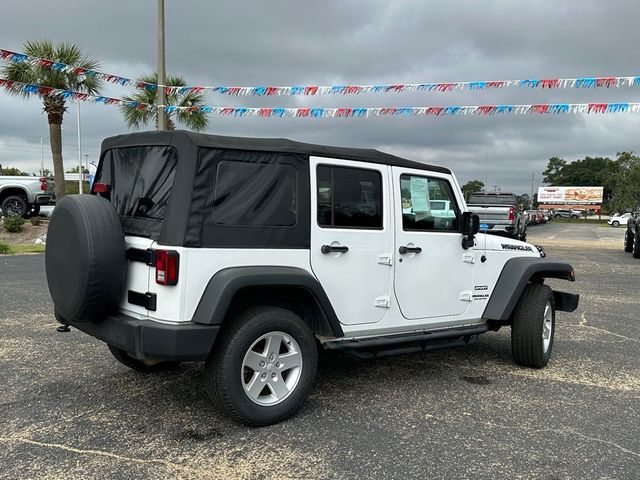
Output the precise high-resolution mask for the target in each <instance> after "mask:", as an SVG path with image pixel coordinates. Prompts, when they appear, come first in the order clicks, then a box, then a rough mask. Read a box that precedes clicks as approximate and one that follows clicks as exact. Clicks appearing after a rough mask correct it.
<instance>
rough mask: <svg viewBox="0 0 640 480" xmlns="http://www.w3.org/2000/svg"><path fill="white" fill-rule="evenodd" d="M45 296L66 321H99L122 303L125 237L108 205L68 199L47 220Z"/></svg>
mask: <svg viewBox="0 0 640 480" xmlns="http://www.w3.org/2000/svg"><path fill="white" fill-rule="evenodd" d="M45 260H46V270H47V283H48V285H49V292H50V293H51V298H52V299H53V303H54V305H55V309H56V311H57V313H59V315H60V316H62V317H63V318H64V319H65V320H68V321H75V322H81V321H99V320H101V319H103V318H104V316H105V315H106V314H107V313H108V312H109V311H110V310H112V309H113V308H114V307H115V306H116V305H117V304H118V303H120V299H121V297H122V291H123V287H124V281H125V273H126V258H125V243H124V233H123V231H122V225H121V224H120V219H119V218H118V214H117V213H116V211H115V210H114V208H113V207H112V206H111V203H109V201H108V200H106V199H104V198H101V197H97V196H95V195H67V196H65V197H64V198H62V200H60V201H59V202H58V203H57V205H56V207H55V209H54V210H53V215H52V216H51V221H50V223H49V229H48V231H47V248H46V253H45Z"/></svg>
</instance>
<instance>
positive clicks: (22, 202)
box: [2, 195, 29, 217]
mask: <svg viewBox="0 0 640 480" xmlns="http://www.w3.org/2000/svg"><path fill="white" fill-rule="evenodd" d="M28 210H29V206H28V205H27V201H26V199H25V198H24V197H21V196H19V195H10V196H8V197H7V198H5V199H4V200H3V201H2V214H3V215H4V216H5V217H24V216H25V215H26V214H27V211H28Z"/></svg>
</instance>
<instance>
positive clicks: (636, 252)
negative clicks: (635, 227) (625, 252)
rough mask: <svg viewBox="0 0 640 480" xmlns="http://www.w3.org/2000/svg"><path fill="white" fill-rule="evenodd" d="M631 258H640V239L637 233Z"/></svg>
mask: <svg viewBox="0 0 640 480" xmlns="http://www.w3.org/2000/svg"><path fill="white" fill-rule="evenodd" d="M631 256H632V257H633V258H640V237H638V234H637V233H636V234H634V235H633V240H632V245H631Z"/></svg>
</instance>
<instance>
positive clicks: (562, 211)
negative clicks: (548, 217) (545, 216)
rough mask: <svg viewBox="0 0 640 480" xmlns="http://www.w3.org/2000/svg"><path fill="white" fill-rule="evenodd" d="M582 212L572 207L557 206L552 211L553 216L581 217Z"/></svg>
mask: <svg viewBox="0 0 640 480" xmlns="http://www.w3.org/2000/svg"><path fill="white" fill-rule="evenodd" d="M581 217H582V212H581V211H580V210H574V209H573V208H557V209H555V210H554V211H553V218H581Z"/></svg>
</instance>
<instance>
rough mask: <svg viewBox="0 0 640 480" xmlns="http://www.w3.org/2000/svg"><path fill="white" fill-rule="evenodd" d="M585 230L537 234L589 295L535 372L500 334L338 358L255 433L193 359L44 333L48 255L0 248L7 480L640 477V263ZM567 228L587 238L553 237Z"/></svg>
mask: <svg viewBox="0 0 640 480" xmlns="http://www.w3.org/2000/svg"><path fill="white" fill-rule="evenodd" d="M595 228H596V227H592V226H580V227H577V228H568V227H566V226H565V225H562V226H559V225H553V224H550V225H546V226H540V227H536V228H535V233H534V229H532V230H531V232H530V234H532V235H531V237H532V239H533V238H535V239H536V242H538V240H542V241H546V244H545V246H546V247H547V251H548V253H549V256H550V257H551V258H557V259H561V260H566V261H570V262H572V263H573V265H574V267H575V269H576V271H577V275H578V277H577V281H576V283H575V284H566V283H565V284H561V283H559V285H562V288H566V289H568V290H575V291H578V292H579V293H581V294H582V300H581V307H580V309H579V310H578V311H577V312H575V313H573V314H562V313H561V314H559V321H558V331H557V336H556V345H555V350H554V357H553V359H552V361H551V363H550V365H549V366H548V367H547V368H546V369H544V370H540V371H536V370H530V369H525V368H519V367H516V366H514V365H513V364H512V362H511V359H510V346H509V330H508V329H505V330H501V331H500V332H498V333H495V334H488V335H485V336H484V337H483V338H482V339H481V341H480V342H479V343H478V344H477V345H474V346H471V347H468V348H465V349H456V350H448V351H440V352H434V353H429V354H421V355H410V356H404V357H397V358H391V359H381V360H373V361H359V360H355V359H353V358H350V357H346V356H341V355H338V356H331V357H328V358H324V359H323V360H322V361H321V364H320V372H319V376H318V380H317V383H316V386H315V388H314V390H313V392H312V395H311V396H310V398H309V400H308V401H307V403H306V404H305V407H304V408H303V409H302V411H301V412H300V413H299V414H298V415H297V416H296V417H294V418H293V419H291V420H289V421H287V422H284V423H281V424H279V425H275V426H271V427H267V428H261V429H248V428H244V427H239V426H237V425H236V424H234V423H232V422H230V421H228V420H227V419H226V418H225V417H224V416H222V415H221V414H220V413H219V412H217V411H215V410H214V409H213V408H212V407H211V405H210V404H209V402H208V400H207V398H206V395H205V392H204V389H203V387H202V383H201V372H202V366H201V365H200V364H187V365H185V366H183V367H182V368H181V369H179V370H178V371H174V372H170V373H163V374H157V375H153V376H144V375H140V374H137V373H135V372H132V371H129V370H127V369H126V368H125V367H123V366H121V365H119V364H118V363H116V361H115V360H114V359H112V358H111V357H110V354H109V353H108V351H107V349H106V347H105V346H104V345H103V344H101V343H100V342H98V341H95V340H93V339H91V338H89V337H87V336H85V335H83V334H80V333H79V332H77V331H74V332H72V333H68V334H58V333H55V332H54V328H55V324H54V321H53V319H52V316H51V304H50V302H49V300H48V299H47V295H46V282H45V279H44V274H43V263H44V262H43V257H42V256H24V257H9V258H7V257H0V285H1V286H2V290H1V291H0V305H1V310H0V328H2V333H1V334H0V386H1V388H0V406H1V407H2V408H0V477H2V478H12V479H13V478H27V477H29V478H65V479H66V478H87V477H100V478H108V477H109V478H143V477H147V478H148V477H151V478H154V477H163V478H166V477H180V478H220V479H233V478H244V479H254V478H264V479H266V478H278V479H280V478H313V479H316V478H347V479H356V478H365V479H368V478H376V479H380V478H385V479H387V478H388V479H395V478H398V479H407V478H469V479H484V478H487V479H489V478H527V479H529V478H540V479H566V478H576V479H584V478H621V479H629V478H638V477H639V472H638V465H640V436H639V435H638V431H640V355H639V354H638V352H639V351H640V350H639V347H640V340H639V339H640V322H638V315H637V313H636V312H637V309H638V301H637V298H638V297H637V296H638V288H637V281H638V272H639V270H640V260H638V261H634V260H632V259H631V257H630V256H629V255H628V254H624V253H623V252H622V249H621V248H619V249H617V250H615V249H613V248H610V247H606V245H605V244H607V242H601V241H599V240H598V239H597V236H598V235H602V234H603V232H605V231H606V230H605V229H601V230H597V231H596V232H595V233H594V232H593V231H592V230H593V229H595ZM554 232H556V233H554ZM558 232H559V233H558ZM556 234H558V236H556V237H555V238H554V239H551V238H545V237H553V235H556ZM615 234H616V235H617V233H615ZM573 237H575V238H581V239H582V244H584V245H587V246H586V247H584V246H583V247H580V248H573V247H565V246H562V245H563V244H562V242H559V243H557V242H556V243H554V240H555V241H558V239H560V240H563V241H567V242H571V238H573ZM614 240H615V239H614ZM538 243H542V242H538ZM589 245H590V246H589Z"/></svg>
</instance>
